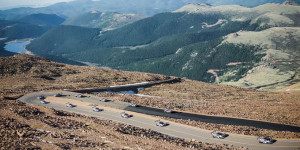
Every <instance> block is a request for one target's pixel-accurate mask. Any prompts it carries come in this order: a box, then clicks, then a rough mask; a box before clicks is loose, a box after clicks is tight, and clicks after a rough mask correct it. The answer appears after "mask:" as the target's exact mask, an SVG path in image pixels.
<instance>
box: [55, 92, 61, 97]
mask: <svg viewBox="0 0 300 150" xmlns="http://www.w3.org/2000/svg"><path fill="white" fill-rule="evenodd" d="M54 96H55V97H61V96H62V94H61V93H56V94H55V95H54Z"/></svg>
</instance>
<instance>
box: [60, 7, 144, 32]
mask: <svg viewBox="0 0 300 150" xmlns="http://www.w3.org/2000/svg"><path fill="white" fill-rule="evenodd" d="M143 18H145V17H144V16H141V15H136V14H120V13H114V12H98V11H96V10H94V11H91V12H89V13H85V14H83V15H79V16H76V17H73V18H68V19H67V20H66V21H65V22H64V23H63V24H64V25H73V26H81V27H89V28H102V29H104V30H111V29H115V28H119V27H121V26H124V25H126V24H129V23H132V22H135V21H137V20H140V19H143Z"/></svg>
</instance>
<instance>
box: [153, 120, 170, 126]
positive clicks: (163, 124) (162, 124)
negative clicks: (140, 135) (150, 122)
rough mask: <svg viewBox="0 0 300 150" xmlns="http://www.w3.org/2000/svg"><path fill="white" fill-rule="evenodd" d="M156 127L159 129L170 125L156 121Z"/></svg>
mask: <svg viewBox="0 0 300 150" xmlns="http://www.w3.org/2000/svg"><path fill="white" fill-rule="evenodd" d="M155 125H156V126H159V127H165V126H167V125H168V123H164V122H162V121H160V120H156V121H155Z"/></svg>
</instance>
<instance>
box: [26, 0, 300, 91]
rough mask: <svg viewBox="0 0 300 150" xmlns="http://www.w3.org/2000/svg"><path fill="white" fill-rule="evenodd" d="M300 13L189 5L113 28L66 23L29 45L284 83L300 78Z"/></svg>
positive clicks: (130, 65)
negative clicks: (97, 27)
mask: <svg viewBox="0 0 300 150" xmlns="http://www.w3.org/2000/svg"><path fill="white" fill-rule="evenodd" d="M299 18H300V6H294V5H289V4H288V5H286V4H275V3H272V4H265V5H261V6H258V7H255V8H247V7H243V6H239V5H226V6H210V5H207V4H205V3H201V4H189V5H186V6H184V7H182V8H180V9H178V10H176V11H174V12H169V13H161V14H157V15H155V16H153V17H149V18H145V19H142V20H139V21H136V22H134V23H132V24H129V25H126V26H124V27H121V28H118V29H115V30H111V31H105V32H101V29H89V28H82V27H73V26H59V27H57V28H55V29H53V30H50V31H48V32H47V33H45V34H44V35H43V36H41V37H40V38H38V39H36V40H34V41H33V42H32V43H31V44H30V45H28V46H27V48H28V49H30V50H31V51H33V52H34V53H36V54H38V55H42V54H47V55H52V56H59V57H64V58H69V59H72V60H78V61H84V62H87V61H88V62H92V63H97V64H99V66H107V67H111V68H116V69H122V70H134V71H143V72H151V73H160V74H165V75H174V76H179V77H186V78H189V79H195V80H201V81H205V82H215V83H224V84H231V85H237V86H242V87H251V88H267V87H268V88H269V86H271V87H272V86H273V87H274V86H275V88H278V87H281V86H283V87H284V86H287V85H290V84H292V83H293V82H294V81H297V80H298V78H299V72H300V71H299V69H300V68H299V65H298V64H297V60H299V59H300V56H299V54H300V52H299V49H300V48H299V44H297V43H300V37H299V35H300V34H299V31H300V23H299ZM259 71H261V72H262V74H263V75H262V76H260V72H259ZM282 84H283V85H282Z"/></svg>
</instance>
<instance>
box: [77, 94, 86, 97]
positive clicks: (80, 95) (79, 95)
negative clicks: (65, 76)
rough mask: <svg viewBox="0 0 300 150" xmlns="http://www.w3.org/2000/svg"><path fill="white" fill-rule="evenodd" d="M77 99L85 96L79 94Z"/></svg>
mask: <svg viewBox="0 0 300 150" xmlns="http://www.w3.org/2000/svg"><path fill="white" fill-rule="evenodd" d="M75 97H79V98H83V97H84V95H82V94H78V95H76V96H75Z"/></svg>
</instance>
